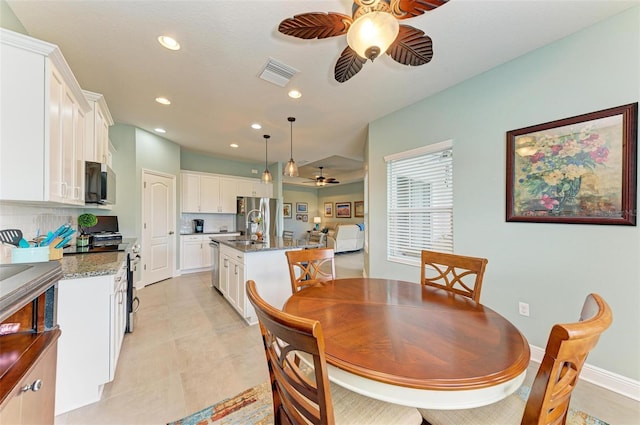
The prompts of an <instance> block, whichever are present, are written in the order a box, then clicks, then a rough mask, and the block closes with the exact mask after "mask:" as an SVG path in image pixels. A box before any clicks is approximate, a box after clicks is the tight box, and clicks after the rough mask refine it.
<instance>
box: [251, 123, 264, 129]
mask: <svg viewBox="0 0 640 425" xmlns="http://www.w3.org/2000/svg"><path fill="white" fill-rule="evenodd" d="M251 128H253V129H254V130H260V129H261V128H262V126H261V125H260V124H258V123H257V122H254V123H253V124H251Z"/></svg>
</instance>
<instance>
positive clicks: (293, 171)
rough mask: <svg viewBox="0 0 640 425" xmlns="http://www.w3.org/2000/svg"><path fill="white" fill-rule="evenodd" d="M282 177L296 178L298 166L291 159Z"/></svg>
mask: <svg viewBox="0 0 640 425" xmlns="http://www.w3.org/2000/svg"><path fill="white" fill-rule="evenodd" d="M284 175H285V176H289V177H298V166H297V165H296V162H295V161H294V160H293V158H291V159H290V160H289V162H287V165H286V166H285V167H284Z"/></svg>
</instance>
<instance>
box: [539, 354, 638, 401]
mask: <svg viewBox="0 0 640 425" xmlns="http://www.w3.org/2000/svg"><path fill="white" fill-rule="evenodd" d="M530 348H531V361H534V362H536V363H538V364H540V362H542V357H543V356H544V348H540V347H536V346H534V345H530ZM580 379H583V380H585V381H587V382H590V383H592V384H594V385H597V386H599V387H602V388H605V389H607V390H609V391H613V392H615V393H617V394H620V395H623V396H625V397H629V398H631V399H633V400H637V401H640V381H635V380H633V379H629V378H627V377H625V376H622V375H618V374H616V373H613V372H609V371H607V370H604V369H601V368H599V367H596V366H592V365H590V364H588V363H585V364H584V366H583V367H582V372H580Z"/></svg>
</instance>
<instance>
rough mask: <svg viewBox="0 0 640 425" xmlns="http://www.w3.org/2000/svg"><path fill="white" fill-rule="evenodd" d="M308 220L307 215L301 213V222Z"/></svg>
mask: <svg viewBox="0 0 640 425" xmlns="http://www.w3.org/2000/svg"><path fill="white" fill-rule="evenodd" d="M308 221H309V216H308V215H307V214H302V222H303V223H306V222H308Z"/></svg>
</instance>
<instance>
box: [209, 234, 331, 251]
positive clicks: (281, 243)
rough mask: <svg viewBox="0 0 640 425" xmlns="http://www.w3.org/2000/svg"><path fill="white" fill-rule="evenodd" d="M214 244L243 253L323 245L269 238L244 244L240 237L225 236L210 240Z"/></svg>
mask: <svg viewBox="0 0 640 425" xmlns="http://www.w3.org/2000/svg"><path fill="white" fill-rule="evenodd" d="M211 240H214V241H216V242H219V243H221V244H223V245H226V246H229V247H231V248H233V249H237V250H238V251H242V252H244V253H252V252H262V251H276V250H287V249H300V248H319V247H322V246H323V245H322V244H320V243H317V242H307V241H306V240H292V241H289V240H286V241H285V240H284V239H282V238H270V239H268V240H265V241H263V242H260V241H255V243H250V244H245V243H244V242H238V241H246V239H245V238H244V237H243V236H242V237H240V236H227V237H214V238H211Z"/></svg>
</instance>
